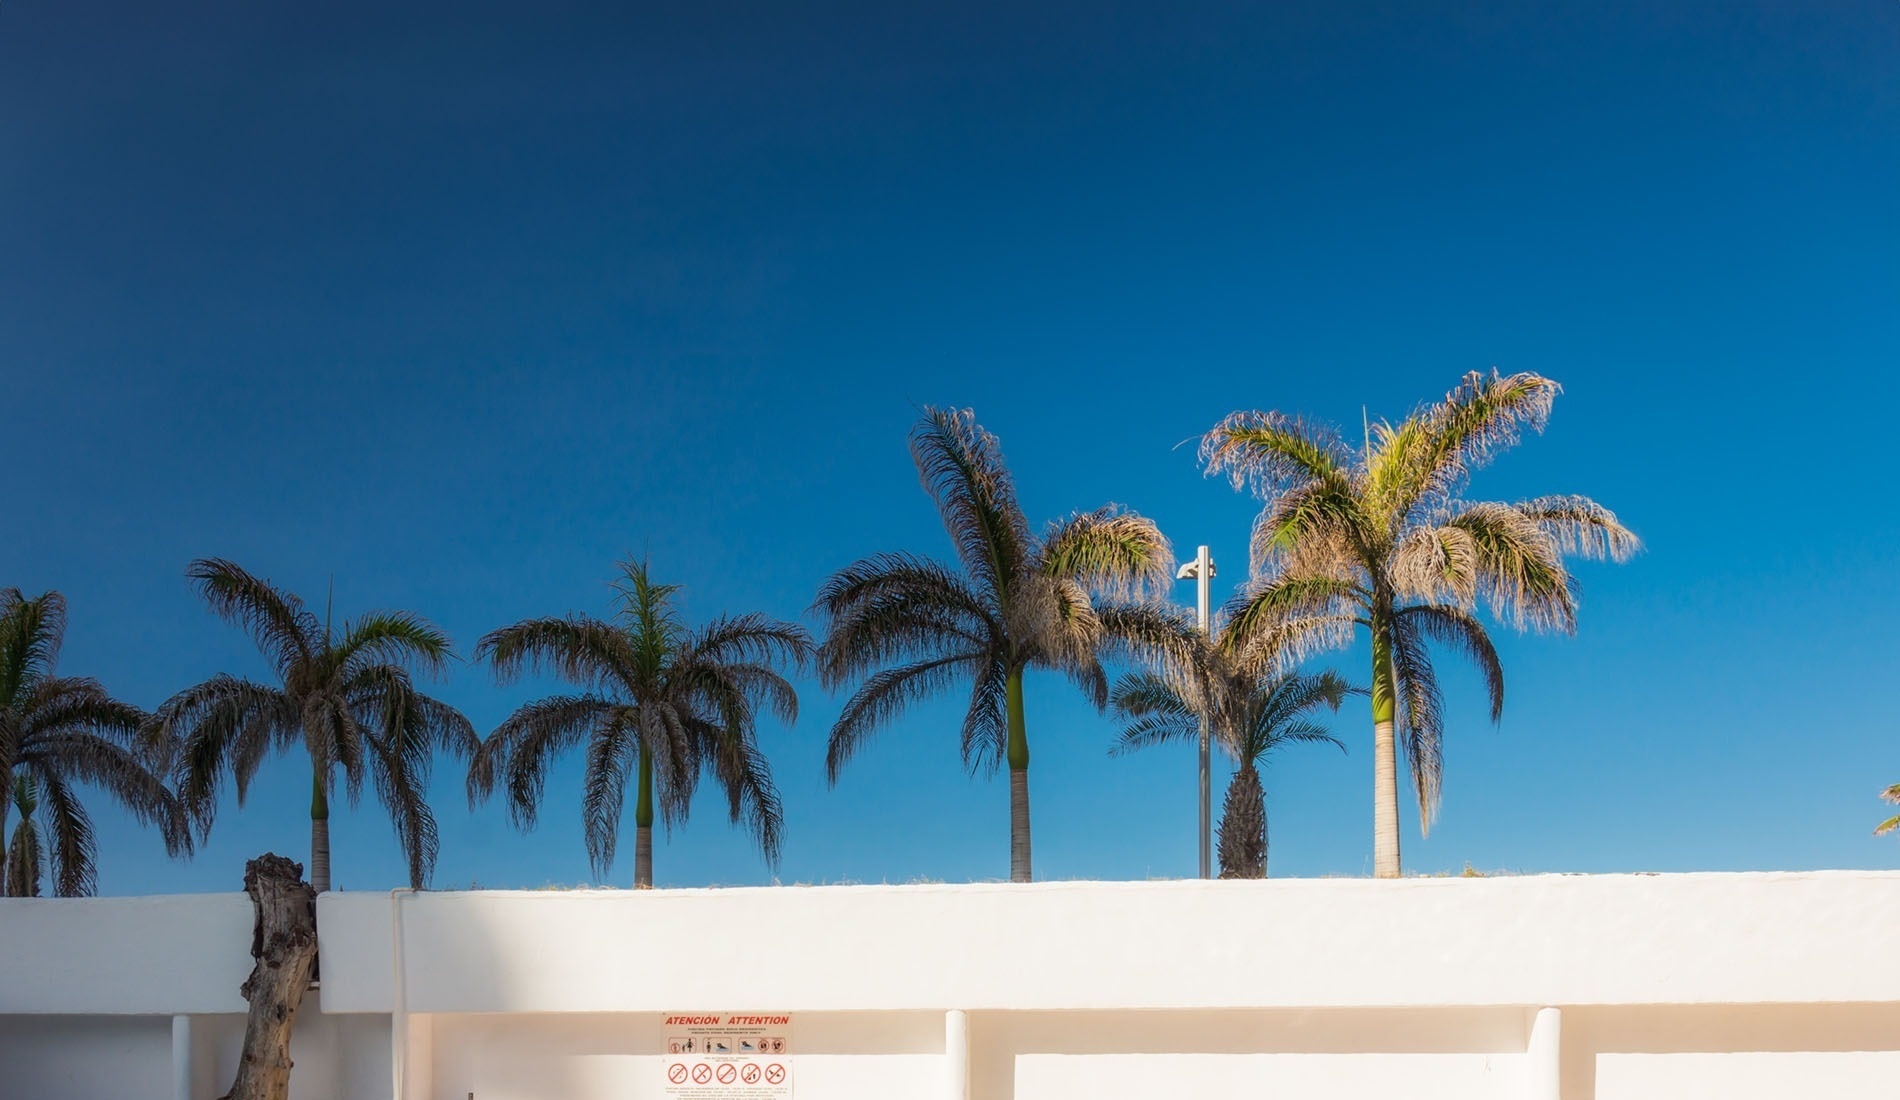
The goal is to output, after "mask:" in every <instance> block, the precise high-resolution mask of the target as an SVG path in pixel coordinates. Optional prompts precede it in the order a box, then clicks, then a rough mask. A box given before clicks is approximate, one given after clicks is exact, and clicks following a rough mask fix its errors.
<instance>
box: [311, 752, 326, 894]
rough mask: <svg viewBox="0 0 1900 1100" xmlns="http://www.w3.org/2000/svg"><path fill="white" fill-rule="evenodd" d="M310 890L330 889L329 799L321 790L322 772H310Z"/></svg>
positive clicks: (315, 770)
mask: <svg viewBox="0 0 1900 1100" xmlns="http://www.w3.org/2000/svg"><path fill="white" fill-rule="evenodd" d="M310 888H311V889H312V890H314V891H316V892H317V893H319V894H321V893H323V892H324V891H326V890H328V889H329V888H330V799H329V796H328V795H327V794H325V793H324V790H323V772H322V771H321V770H319V769H315V768H313V769H311V772H310Z"/></svg>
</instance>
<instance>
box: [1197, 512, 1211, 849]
mask: <svg viewBox="0 0 1900 1100" xmlns="http://www.w3.org/2000/svg"><path fill="white" fill-rule="evenodd" d="M1213 576H1214V559H1213V556H1212V555H1210V554H1209V553H1208V552H1207V547H1205V546H1203V547H1201V548H1200V549H1199V550H1197V551H1195V554H1194V579H1195V587H1196V588H1197V589H1199V593H1198V595H1199V596H1200V600H1199V608H1198V610H1199V612H1200V624H1201V636H1202V637H1203V638H1205V637H1207V627H1208V621H1207V620H1208V614H1207V611H1208V609H1207V585H1208V581H1210V580H1212V579H1213ZM1208 740H1209V738H1208V728H1207V716H1206V715H1202V716H1201V877H1202V878H1213V877H1214V872H1213V856H1212V852H1211V848H1212V844H1213V840H1212V837H1213V828H1214V826H1213V807H1212V805H1210V797H1211V796H1210V794H1209V788H1208V747H1209V746H1208Z"/></svg>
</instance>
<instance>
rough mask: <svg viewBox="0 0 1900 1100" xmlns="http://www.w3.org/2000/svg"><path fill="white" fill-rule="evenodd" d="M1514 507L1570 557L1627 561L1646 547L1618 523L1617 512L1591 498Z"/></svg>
mask: <svg viewBox="0 0 1900 1100" xmlns="http://www.w3.org/2000/svg"><path fill="white" fill-rule="evenodd" d="M1513 507H1515V508H1516V509H1517V510H1518V511H1519V512H1520V513H1522V514H1523V515H1524V516H1525V517H1526V518H1528V519H1530V520H1531V521H1532V522H1533V523H1536V524H1537V525H1538V526H1539V527H1542V528H1543V529H1544V533H1545V534H1547V535H1549V536H1550V537H1551V539H1552V540H1553V541H1554V542H1556V544H1557V547H1558V549H1560V550H1562V551H1563V552H1564V553H1566V554H1576V555H1577V556H1579V557H1583V558H1591V559H1596V560H1603V559H1608V560H1610V561H1617V562H1623V561H1628V560H1630V559H1631V558H1633V557H1635V556H1636V552H1637V551H1638V550H1641V549H1642V548H1643V543H1642V540H1641V539H1638V538H1637V537H1636V533H1635V532H1633V531H1631V530H1630V529H1629V528H1627V527H1625V526H1623V525H1622V524H1621V523H1620V522H1618V521H1617V518H1616V513H1615V512H1612V511H1610V510H1609V509H1608V508H1605V507H1604V506H1603V505H1601V504H1598V503H1597V502H1596V501H1594V500H1591V499H1590V498H1589V497H1580V496H1548V497H1538V498H1536V499H1535V500H1526V501H1523V502H1521V503H1519V504H1516V505H1514V506H1513Z"/></svg>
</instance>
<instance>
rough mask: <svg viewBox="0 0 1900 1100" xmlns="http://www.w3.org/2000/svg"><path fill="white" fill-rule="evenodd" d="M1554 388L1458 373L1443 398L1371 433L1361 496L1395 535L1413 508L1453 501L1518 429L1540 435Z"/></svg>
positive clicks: (1532, 380) (1537, 380)
mask: <svg viewBox="0 0 1900 1100" xmlns="http://www.w3.org/2000/svg"><path fill="white" fill-rule="evenodd" d="M1559 392H1560V387H1559V386H1558V385H1557V383H1555V382H1552V381H1551V380H1550V379H1548V378H1544V377H1541V376H1539V375H1535V374H1529V373H1521V374H1513V375H1510V376H1508V377H1505V376H1500V375H1499V374H1498V372H1497V371H1495V370H1494V371H1492V372H1491V373H1490V374H1483V373H1480V372H1478V371H1472V372H1470V373H1469V374H1466V375H1465V377H1464V379H1463V380H1462V381H1461V382H1460V383H1459V385H1458V387H1457V388H1456V389H1454V390H1452V391H1451V392H1450V393H1448V394H1446V395H1445V398H1444V400H1443V401H1440V402H1439V403H1438V404H1436V405H1433V406H1429V407H1427V408H1425V409H1423V410H1421V411H1419V412H1418V413H1415V414H1414V415H1413V416H1411V417H1408V418H1407V419H1406V421H1405V422H1404V423H1403V424H1402V425H1401V426H1400V427H1399V428H1396V429H1394V428H1389V427H1386V426H1384V425H1381V426H1380V429H1379V430H1378V431H1377V432H1376V433H1375V437H1374V441H1373V442H1374V446H1373V447H1372V450H1371V455H1370V458H1369V461H1368V463H1367V466H1368V474H1369V476H1368V478H1367V482H1368V497H1369V499H1370V500H1371V501H1372V502H1373V503H1374V504H1375V506H1377V508H1378V510H1379V513H1380V514H1381V515H1382V516H1384V517H1385V520H1386V523H1387V525H1388V527H1389V529H1391V530H1393V531H1396V530H1398V529H1399V527H1400V526H1401V525H1402V524H1404V523H1405V522H1407V521H1408V520H1409V519H1411V518H1412V517H1413V515H1414V513H1415V511H1416V510H1417V509H1418V508H1419V507H1420V506H1421V505H1423V506H1425V507H1426V508H1427V509H1429V508H1430V507H1431V506H1432V505H1433V504H1434V503H1435V502H1443V501H1446V500H1449V499H1450V498H1451V497H1453V496H1455V495H1456V494H1457V492H1458V491H1459V490H1460V489H1461V488H1463V486H1464V485H1465V484H1466V482H1467V481H1469V479H1470V477H1471V474H1472V472H1473V471H1475V470H1477V469H1479V468H1480V467H1482V466H1484V465H1486V464H1487V463H1489V462H1490V461H1491V460H1492V459H1493V458H1494V457H1496V455H1497V454H1498V453H1499V452H1501V451H1504V450H1507V449H1509V448H1510V447H1512V446H1514V445H1516V443H1517V441H1518V440H1519V439H1520V438H1521V437H1522V435H1523V432H1524V430H1525V429H1526V428H1528V429H1530V430H1532V431H1539V432H1541V431H1543V429H1544V424H1545V423H1546V422H1547V421H1548V420H1549V419H1550V409H1551V404H1552V402H1554V401H1555V400H1556V398H1557V394H1558V393H1559Z"/></svg>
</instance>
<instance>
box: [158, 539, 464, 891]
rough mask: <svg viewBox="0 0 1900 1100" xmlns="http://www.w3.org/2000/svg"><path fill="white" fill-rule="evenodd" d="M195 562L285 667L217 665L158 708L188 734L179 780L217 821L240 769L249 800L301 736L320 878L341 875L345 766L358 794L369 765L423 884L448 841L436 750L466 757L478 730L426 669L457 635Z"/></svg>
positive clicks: (200, 582) (161, 732)
mask: <svg viewBox="0 0 1900 1100" xmlns="http://www.w3.org/2000/svg"><path fill="white" fill-rule="evenodd" d="M186 576H187V577H189V578H190V580H191V582H192V585H193V587H194V588H196V589H197V592H198V594H199V596H201V597H202V598H203V599H204V601H205V603H206V605H208V606H209V607H210V608H211V610H212V611H213V612H214V613H216V614H217V615H218V617H219V618H222V619H224V620H225V621H226V622H228V623H231V624H232V625H234V626H238V627H242V628H243V629H244V630H245V631H246V632H248V633H249V634H250V635H251V639H252V640H253V641H254V642H256V644H257V648H258V650H259V652H261V653H262V654H263V655H264V658H265V659H266V660H268V661H269V662H270V664H271V671H272V672H273V673H274V682H270V683H264V682H259V681H256V680H246V679H243V678H240V677H237V676H230V675H224V674H220V675H217V676H213V677H212V678H211V679H209V680H206V681H205V682H204V683H202V684H199V685H197V686H196V687H191V688H187V689H185V690H184V691H181V692H179V693H178V694H177V695H174V696H172V697H171V698H170V699H168V700H166V701H165V703H164V705H163V706H161V707H159V709H158V712H157V713H156V714H155V715H154V716H153V720H152V722H151V723H150V725H149V727H148V729H149V733H150V735H151V736H152V737H154V738H156V739H157V740H159V741H160V742H164V743H170V744H173V745H176V746H177V749H176V764H175V769H176V782H177V785H178V791H179V794H180V796H181V797H183V798H184V799H185V801H186V803H187V805H188V806H189V807H190V808H191V811H192V815H193V817H194V818H195V819H197V820H198V821H199V822H200V827H201V828H206V829H208V828H209V827H210V823H211V818H212V814H213V811H214V810H215V808H216V806H217V794H218V787H219V785H220V782H221V780H222V779H223V777H224V776H225V775H226V773H229V774H230V775H231V777H232V779H233V780H234V781H235V783H236V786H237V797H238V805H240V806H242V805H243V804H244V798H245V795H246V793H247V792H248V791H249V789H250V785H251V780H252V779H253V778H254V777H255V776H256V775H257V769H258V766H259V765H260V764H262V762H263V760H264V758H265V756H267V755H269V754H270V753H271V752H272V751H273V750H275V751H279V752H281V751H286V750H289V749H292V748H298V747H300V748H302V749H303V751H304V754H305V756H306V757H308V759H309V761H310V884H311V886H313V887H315V888H316V890H317V892H318V893H322V892H323V891H325V890H328V889H329V888H330V800H331V797H332V795H334V794H335V793H336V785H337V782H338V780H339V779H341V781H342V785H343V792H344V794H345V795H346V796H347V797H348V799H349V801H350V804H351V805H355V803H356V800H357V798H358V797H359V796H360V795H361V793H362V789H363V780H364V778H365V777H368V778H369V779H370V780H371V781H372V782H373V783H374V785H375V787H376V794H377V797H378V798H379V799H380V800H381V801H382V803H383V806H384V808H385V809H386V810H387V811H388V812H389V817H390V821H391V823H392V824H393V825H394V826H395V828H396V838H397V840H398V842H400V843H401V845H402V850H403V855H404V857H405V858H406V859H407V860H408V863H409V884H410V885H411V886H413V887H416V888H418V889H419V888H421V887H422V886H423V885H424V884H425V883H427V882H428V880H429V875H430V874H431V873H432V872H433V871H434V869H435V859H436V853H437V851H438V850H439V848H440V843H439V841H438V840H437V837H436V828H435V816H434V815H433V814H431V813H430V812H429V802H428V798H427V788H428V783H429V769H430V765H431V762H432V761H433V758H434V754H435V753H436V752H437V751H438V750H443V751H447V752H450V753H453V754H455V755H456V756H457V757H459V758H464V759H465V758H467V757H468V756H469V755H470V754H471V753H473V752H474V750H475V746H476V744H477V741H476V737H475V730H474V728H473V727H472V726H470V725H469V722H468V719H467V718H464V717H463V716H462V714H461V712H459V711H457V710H456V709H455V708H454V707H451V706H449V705H448V704H446V703H442V702H438V701H437V700H435V699H432V698H430V697H429V696H427V695H424V694H423V693H422V692H421V691H419V690H417V688H416V685H415V681H414V679H413V678H412V674H413V673H418V672H419V673H424V674H427V675H432V676H439V675H442V674H443V673H444V672H446V671H447V669H448V664H449V661H450V660H451V659H453V657H454V650H453V648H452V647H451V646H450V644H449V639H448V636H447V635H445V634H443V633H442V632H441V631H440V630H438V629H436V628H435V627H434V626H432V625H430V624H429V623H428V622H427V621H426V620H424V619H422V618H421V617H419V616H417V615H413V614H411V613H409V612H407V611H372V612H370V613H369V614H366V615H364V616H363V617H362V618H360V619H357V620H355V621H353V622H344V623H341V624H339V625H336V626H332V625H331V622H330V616H329V614H328V612H327V611H326V613H325V616H324V618H323V619H321V620H319V619H318V618H317V617H316V615H315V614H314V613H312V612H311V611H310V610H309V609H308V608H306V607H305V606H304V603H303V601H302V600H300V599H298V598H297V596H296V595H295V594H293V593H291V592H288V591H286V590H284V589H282V588H278V587H276V586H274V585H272V584H271V583H270V582H269V581H268V580H264V579H262V578H259V577H256V576H253V575H252V574H250V573H248V572H246V571H245V570H244V569H243V568H242V567H241V566H239V565H237V564H236V563H234V562H229V561H225V560H223V559H219V558H205V559H201V560H198V561H194V562H192V563H191V567H190V568H189V569H188V570H187V571H186Z"/></svg>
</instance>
